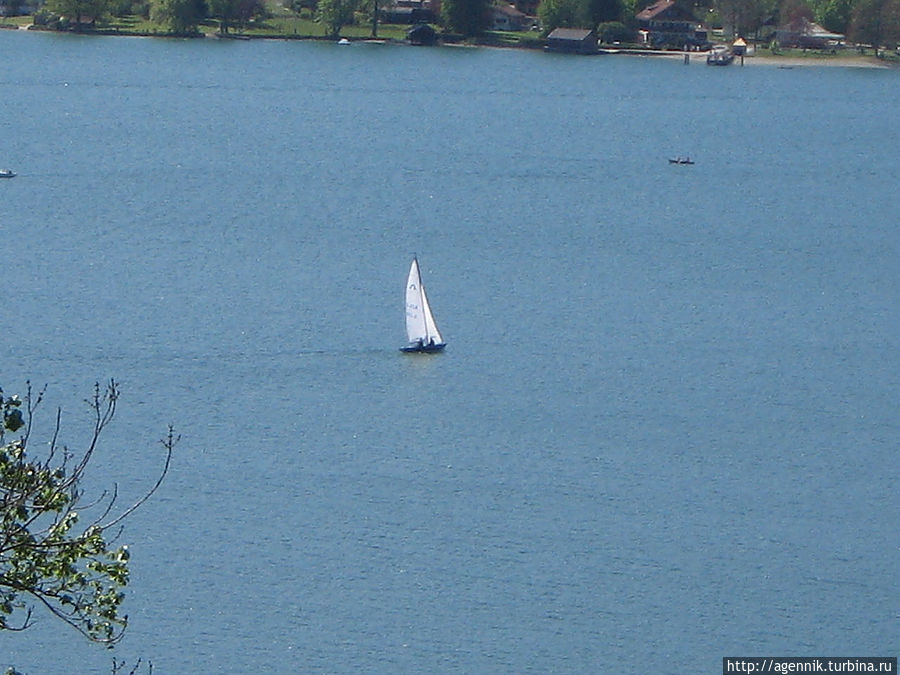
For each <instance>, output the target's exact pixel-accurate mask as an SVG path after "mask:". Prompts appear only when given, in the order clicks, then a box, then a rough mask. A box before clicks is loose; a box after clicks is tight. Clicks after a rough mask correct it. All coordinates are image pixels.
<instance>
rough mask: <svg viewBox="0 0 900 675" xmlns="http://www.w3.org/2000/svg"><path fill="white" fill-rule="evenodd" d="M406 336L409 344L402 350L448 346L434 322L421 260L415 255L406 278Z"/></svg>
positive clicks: (439, 349) (431, 350)
mask: <svg viewBox="0 0 900 675" xmlns="http://www.w3.org/2000/svg"><path fill="white" fill-rule="evenodd" d="M406 336H407V338H408V339H409V344H407V345H406V346H405V347H401V348H400V351H401V352H408V353H409V352H426V353H427V352H439V351H441V350H442V349H443V348H444V347H446V343H445V342H444V339H443V338H442V337H441V333H440V331H439V330H438V327H437V324H436V323H435V322H434V315H433V314H432V313H431V307H430V306H429V304H428V296H427V295H425V286H424V285H423V284H422V275H421V273H420V272H419V261H418V259H417V258H416V257H415V256H413V260H412V264H411V265H410V266H409V276H408V277H407V279H406Z"/></svg>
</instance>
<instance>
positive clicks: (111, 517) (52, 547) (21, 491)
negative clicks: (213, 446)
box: [0, 381, 178, 645]
mask: <svg viewBox="0 0 900 675" xmlns="http://www.w3.org/2000/svg"><path fill="white" fill-rule="evenodd" d="M118 398H119V390H118V386H117V385H116V383H115V382H114V381H110V383H109V384H108V385H107V386H106V387H105V388H102V387H100V385H97V386H96V387H95V390H94V396H93V398H92V399H91V400H90V401H89V402H88V403H89V404H90V409H91V412H92V416H93V420H92V422H93V428H92V432H91V435H90V439H89V441H88V444H87V447H86V448H85V449H84V450H82V451H80V452H73V451H72V450H70V449H69V448H68V447H66V446H64V445H60V442H59V436H60V420H61V413H60V411H57V414H56V421H55V425H54V427H53V429H52V432H51V436H50V439H49V442H48V443H47V446H46V448H47V449H46V451H45V452H44V453H43V454H44V455H45V456H44V457H43V458H42V459H34V458H32V457H30V456H29V453H30V447H29V444H30V441H31V433H32V431H33V429H32V424H33V422H34V420H35V412H36V411H37V410H38V408H39V406H40V404H41V402H42V399H43V391H41V392H39V393H37V394H34V393H33V392H32V389H31V386H30V384H29V386H28V388H27V393H26V395H25V398H24V400H23V399H20V398H19V397H18V396H8V397H7V396H5V395H4V394H3V391H2V390H0V410H2V426H0V630H25V629H26V628H28V627H29V626H30V625H31V623H32V610H33V606H34V605H35V604H37V605H42V606H44V607H45V608H46V609H47V610H49V611H50V612H51V613H52V614H53V615H55V616H57V617H58V618H60V619H62V621H64V622H65V623H67V624H68V625H70V626H72V627H73V628H75V629H76V630H77V631H79V632H80V633H82V634H83V635H85V636H86V637H88V638H89V639H91V640H93V641H95V642H100V643H104V644H108V645H111V644H113V643H115V642H116V641H118V640H119V639H120V638H121V637H122V635H123V634H124V631H125V628H126V626H127V623H128V617H127V616H126V615H123V614H121V613H120V611H119V610H120V605H121V603H122V600H123V598H124V594H123V593H122V589H123V588H124V587H125V585H126V584H127V583H128V557H129V553H128V547H127V546H124V545H123V546H118V547H114V543H115V541H116V540H117V538H118V536H119V535H120V534H121V526H122V522H123V521H124V519H125V518H127V517H128V516H129V515H130V514H131V513H133V512H134V511H135V509H137V508H138V507H139V506H140V505H141V504H143V503H144V502H145V501H146V500H147V499H148V498H149V497H150V495H152V494H153V493H154V492H155V491H156V490H157V489H158V488H159V486H160V484H161V483H162V481H163V479H164V478H165V476H166V473H167V472H168V469H169V463H170V461H171V458H172V451H173V449H174V447H175V444H176V443H177V441H178V439H177V438H176V437H175V436H174V432H173V430H172V427H169V433H168V435H167V437H166V438H164V439H163V440H162V444H163V446H164V447H165V462H164V465H163V468H162V470H161V472H160V475H159V478H158V480H157V481H156V483H155V485H153V487H152V488H151V489H150V490H149V491H148V492H147V493H146V494H144V496H142V497H141V498H140V499H139V500H137V501H136V502H135V503H133V504H132V505H131V506H129V507H127V508H125V509H124V510H122V511H121V512H118V513H114V510H115V507H116V497H117V492H116V489H115V488H113V490H112V491H111V492H109V493H104V494H103V495H101V496H100V497H99V498H98V499H94V500H92V501H90V502H88V503H85V502H84V501H83V497H84V493H83V490H82V481H83V479H84V476H85V472H86V470H87V468H88V465H89V463H90V461H91V458H92V457H93V454H94V452H95V450H96V448H97V445H98V442H99V440H100V436H101V434H102V433H103V431H104V429H106V427H107V425H109V423H110V422H111V421H112V419H113V417H114V415H115V411H116V403H117V401H118ZM88 514H92V515H91V517H88Z"/></svg>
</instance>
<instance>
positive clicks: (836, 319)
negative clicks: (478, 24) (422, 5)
mask: <svg viewBox="0 0 900 675" xmlns="http://www.w3.org/2000/svg"><path fill="white" fill-rule="evenodd" d="M0 57H2V62H3V64H4V65H3V68H2V70H0V129H2V134H0V139H2V140H0V167H7V166H8V167H9V168H12V169H14V170H15V171H17V172H18V173H19V176H18V177H16V178H15V179H13V180H8V181H3V183H2V184H0V241H2V244H0V246H2V251H3V261H4V265H3V268H4V287H5V288H4V291H5V292H4V300H5V302H4V319H5V320H4V322H3V330H2V336H0V340H2V342H0V345H2V348H3V354H4V362H3V370H2V382H0V384H2V386H3V387H4V388H5V390H6V391H7V392H12V391H22V390H23V389H24V382H25V380H26V379H29V378H30V379H31V380H32V381H33V382H35V383H36V384H43V383H45V382H46V383H48V385H49V389H48V394H47V401H48V402H47V404H46V405H45V407H44V409H43V414H42V416H41V418H40V419H39V420H38V424H37V425H36V426H35V430H34V432H33V433H34V435H35V437H36V439H48V438H49V433H50V431H51V428H52V420H53V412H54V408H55V407H56V406H62V408H63V415H64V416H63V426H64V436H65V440H66V442H67V443H69V444H70V445H71V446H72V447H73V448H78V447H81V445H82V444H83V443H84V440H85V438H86V436H87V432H88V426H89V418H88V415H87V414H86V413H85V406H84V405H83V403H82V400H83V399H84V398H86V397H88V396H89V395H90V394H91V391H92V385H93V383H94V382H95V381H97V380H100V381H104V380H106V379H108V378H110V377H114V378H116V379H117V380H119V381H120V382H121V387H122V392H123V394H122V399H121V401H120V408H119V415H118V417H117V420H116V422H115V424H114V425H113V427H112V428H111V429H110V430H109V433H108V434H107V435H106V436H105V437H104V442H103V444H102V446H101V450H100V451H99V454H98V455H97V457H96V461H95V464H94V466H93V470H92V471H93V472H92V473H91V476H90V479H91V480H90V485H88V486H87V487H88V493H89V495H94V496H96V495H99V494H100V491H101V490H102V489H104V488H109V487H111V486H112V485H113V484H114V483H117V484H118V488H119V493H120V503H121V504H122V505H123V506H124V504H125V503H126V502H128V500H129V499H135V498H136V497H137V496H139V495H140V494H141V492H142V491H143V490H145V489H147V488H148V487H149V486H150V485H151V484H152V482H153V480H154V478H155V475H156V472H157V471H158V470H159V468H160V466H161V461H162V455H161V448H160V446H159V445H158V444H157V442H156V441H157V439H158V438H160V437H162V436H163V434H164V433H165V425H166V424H167V423H169V422H174V423H175V424H176V425H177V428H178V430H179V431H180V432H181V433H182V436H183V438H182V441H181V444H180V445H179V446H178V451H177V455H176V457H175V460H174V464H173V466H172V469H171V473H170V475H169V476H168V479H167V480H166V482H165V483H164V485H163V487H162V488H161V490H160V492H159V493H158V494H157V495H156V496H155V497H154V499H153V500H152V501H151V502H149V503H148V504H147V505H146V506H145V507H144V508H143V509H142V510H141V511H139V512H138V513H137V514H135V516H134V517H133V518H132V519H131V520H130V521H129V524H128V526H127V528H126V532H125V534H124V535H123V537H122V541H123V542H127V543H128V544H129V546H130V548H131V550H132V554H133V555H132V583H131V584H130V585H129V587H128V598H127V600H126V603H125V611H126V612H127V613H128V614H129V615H130V627H129V630H128V633H127V635H126V637H125V639H124V641H123V642H122V643H121V644H120V645H119V646H118V647H117V648H116V649H115V650H114V651H113V652H112V653H111V652H108V651H106V650H104V649H102V648H100V647H97V646H94V645H91V644H88V643H87V642H86V641H85V640H84V639H83V638H81V637H80V636H78V635H77V634H76V633H75V632H74V631H71V630H70V629H68V628H66V627H65V626H62V625H61V624H59V623H58V622H57V621H55V620H54V619H52V618H51V617H49V616H48V615H47V614H45V613H42V612H40V611H39V610H38V611H36V616H35V618H36V625H35V626H34V628H32V629H31V630H30V631H28V632H26V633H21V634H11V633H6V634H2V635H0V666H6V665H7V664H14V665H16V667H18V668H19V669H20V670H23V671H25V672H27V673H29V674H30V675H37V674H43V675H54V674H57V673H59V674H66V673H73V672H78V673H108V672H110V663H111V659H112V658H113V656H115V657H116V658H118V659H120V660H121V659H127V660H128V661H129V662H130V663H134V661H135V660H136V659H137V658H139V657H140V658H143V659H144V661H145V662H146V661H147V660H149V661H152V663H153V666H154V668H153V672H154V673H161V674H166V673H247V672H271V673H291V672H304V673H380V672H384V673H427V672H460V673H463V672H464V673H550V672H556V673H588V672H597V673H619V672H648V673H649V672H661V673H716V672H720V669H721V663H722V661H721V659H722V657H723V656H726V655H732V656H733V655H756V656H764V655H827V654H830V655H841V656H844V655H854V656H863V655H894V656H896V655H897V652H898V648H900V644H898V635H900V632H898V622H900V615H898V607H900V592H898V585H897V578H898V572H900V565H898V548H897V546H898V542H897V532H898V522H900V519H898V515H900V500H898V494H897V480H898V469H897V466H898V464H897V453H898V438H900V430H898V400H900V363H898V352H900V337H898V336H900V319H898V306H900V274H898V270H900V253H898V245H900V228H898V221H900V218H898V216H900V208H898V202H897V197H896V190H897V180H898V175H900V155H898V148H900V126H898V124H897V111H898V110H900V71H898V70H877V69H865V68H831V67H810V68H795V69H792V70H782V69H778V68H775V67H774V66H760V65H757V64H754V65H753V66H752V67H750V66H748V67H744V68H740V67H737V66H733V67H730V68H707V67H705V66H702V65H693V64H692V65H691V66H687V67H686V66H684V65H683V64H682V63H681V62H680V61H678V60H677V59H676V60H662V59H660V60H656V59H642V58H633V57H596V58H565V57H559V56H552V55H548V54H544V53H538V52H523V51H502V50H489V49H478V50H472V49H455V48H446V49H413V48H402V47H390V46H381V45H363V44H355V45H352V46H350V47H338V46H336V45H332V44H313V43H303V42H277V41H272V42H256V41H254V42H228V41H183V40H163V39H160V40H148V39H130V38H100V39H98V38H79V37H72V36H57V35H41V34H26V33H24V32H21V31H19V32H16V31H2V32H0ZM676 155H690V156H691V157H693V158H694V159H695V160H696V164H695V165H694V166H673V165H669V163H668V161H667V159H668V157H671V156H676ZM413 254H417V255H418V257H419V260H420V262H421V264H422V268H423V274H424V275H425V282H426V284H427V285H428V288H429V294H430V299H431V304H432V306H433V308H434V310H435V313H436V315H437V320H438V324H439V325H440V327H441V329H442V332H443V333H444V336H445V338H446V339H447V341H448V343H449V346H448V347H447V350H446V352H444V353H443V354H441V355H438V356H433V357H410V356H407V355H403V354H401V353H400V352H399V351H398V347H399V346H401V345H402V344H404V343H405V341H406V337H405V335H404V332H403V297H402V293H403V284H404V281H405V277H406V272H407V269H408V265H409V261H410V259H411V257H412V255H413ZM35 447H38V443H37V442H35ZM73 664H78V665H77V667H76V666H74V665H73Z"/></svg>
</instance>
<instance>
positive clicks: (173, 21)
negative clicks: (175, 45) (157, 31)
mask: <svg viewBox="0 0 900 675" xmlns="http://www.w3.org/2000/svg"><path fill="white" fill-rule="evenodd" d="M150 17H151V19H152V20H153V21H155V22H157V23H160V24H163V25H165V26H168V28H169V30H170V31H172V33H174V34H175V35H196V34H197V33H198V32H199V29H198V27H199V26H200V22H201V21H203V20H204V19H205V18H206V3H205V2H204V0H152V6H151V10H150Z"/></svg>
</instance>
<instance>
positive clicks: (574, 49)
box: [547, 28, 597, 54]
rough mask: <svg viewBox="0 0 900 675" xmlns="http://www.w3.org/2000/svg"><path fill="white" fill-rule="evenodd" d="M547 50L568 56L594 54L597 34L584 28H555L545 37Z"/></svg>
mask: <svg viewBox="0 0 900 675" xmlns="http://www.w3.org/2000/svg"><path fill="white" fill-rule="evenodd" d="M547 50H548V51H551V52H564V53H568V54H596V53H597V34H596V33H595V32H594V31H592V30H587V29H586V28H557V29H555V30H554V31H553V32H552V33H550V35H548V36H547Z"/></svg>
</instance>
